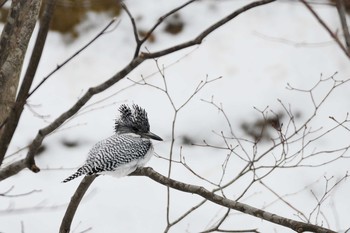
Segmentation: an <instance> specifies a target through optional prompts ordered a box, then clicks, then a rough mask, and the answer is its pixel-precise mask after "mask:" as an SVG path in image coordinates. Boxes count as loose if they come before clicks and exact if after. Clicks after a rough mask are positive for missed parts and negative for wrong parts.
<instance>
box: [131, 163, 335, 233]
mask: <svg viewBox="0 0 350 233" xmlns="http://www.w3.org/2000/svg"><path fill="white" fill-rule="evenodd" d="M131 175H136V176H148V177H149V178H151V179H152V180H154V181H156V182H158V183H160V184H162V185H165V186H167V187H171V188H173V189H177V190H180V191H183V192H187V193H191V194H197V195H199V196H201V197H203V198H205V199H207V200H209V201H211V202H213V203H216V204H218V205H220V206H224V207H227V208H230V209H234V210H237V211H239V212H242V213H245V214H249V215H252V216H254V217H257V218H261V219H263V220H266V221H269V222H272V223H275V224H278V225H281V226H284V227H287V228H290V229H292V230H294V231H296V232H307V231H309V232H318V233H335V231H332V230H330V229H326V228H324V227H321V226H317V225H313V224H310V223H304V222H300V221H295V220H292V219H288V218H285V217H282V216H279V215H276V214H273V213H270V212H267V211H264V210H262V209H258V208H255V207H253V206H250V205H246V204H243V203H241V202H237V201H234V200H230V199H227V198H224V197H222V196H219V195H217V194H215V193H213V192H210V191H208V190H207V189H205V188H203V187H201V186H197V185H190V184H186V183H182V182H180V181H176V180H173V179H171V178H167V177H166V176H163V175H161V174H159V173H157V172H155V171H154V170H153V169H152V168H150V167H147V168H141V169H137V170H136V171H135V172H133V173H132V174H131Z"/></svg>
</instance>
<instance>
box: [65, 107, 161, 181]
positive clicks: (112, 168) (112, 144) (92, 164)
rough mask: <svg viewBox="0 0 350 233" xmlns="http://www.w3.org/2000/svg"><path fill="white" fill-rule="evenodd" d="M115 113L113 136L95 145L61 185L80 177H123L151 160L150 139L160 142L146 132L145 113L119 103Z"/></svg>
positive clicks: (139, 108)
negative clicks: (83, 161)
mask: <svg viewBox="0 0 350 233" xmlns="http://www.w3.org/2000/svg"><path fill="white" fill-rule="evenodd" d="M118 110H119V113H120V114H119V116H117V118H116V120H115V125H114V130H115V133H114V134H113V135H112V136H110V137H108V138H106V139H104V140H102V141H99V142H98V143H96V144H95V145H94V146H93V147H92V148H91V150H90V151H89V153H88V156H87V158H86V161H85V163H84V164H83V165H82V166H81V167H80V168H78V170H77V171H76V172H75V173H74V174H72V175H71V176H69V177H68V178H66V179H65V180H63V181H62V182H63V183H66V182H68V181H71V180H73V179H75V178H77V177H79V176H82V175H101V174H102V175H105V174H107V175H112V176H115V177H123V176H127V175H129V174H130V173H132V172H133V171H135V170H136V169H137V168H138V167H143V166H145V164H146V163H147V162H148V161H149V160H150V159H151V157H152V155H153V152H154V148H153V145H152V142H151V140H150V139H154V140H158V141H163V139H162V138H161V137H159V136H157V135H156V134H154V133H152V132H150V124H149V122H148V117H147V112H146V111H145V110H144V109H143V108H141V107H139V106H138V105H136V104H133V105H132V107H129V106H128V105H126V104H122V105H121V106H120V107H119V109H118Z"/></svg>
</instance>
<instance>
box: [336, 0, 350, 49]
mask: <svg viewBox="0 0 350 233" xmlns="http://www.w3.org/2000/svg"><path fill="white" fill-rule="evenodd" d="M336 5H337V10H338V14H339V18H340V23H341V26H342V28H343V33H344V39H345V43H346V48H347V49H348V53H350V33H349V28H348V24H347V22H346V11H345V5H344V0H336Z"/></svg>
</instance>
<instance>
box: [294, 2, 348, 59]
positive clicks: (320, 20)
mask: <svg viewBox="0 0 350 233" xmlns="http://www.w3.org/2000/svg"><path fill="white" fill-rule="evenodd" d="M300 1H301V2H302V3H303V4H304V5H305V6H306V8H307V9H308V10H309V11H310V12H311V14H312V15H313V16H314V17H315V18H316V19H317V21H318V22H319V23H320V24H321V25H322V27H323V28H324V29H326V31H327V32H328V34H329V35H330V36H331V37H332V38H333V40H334V41H335V42H336V43H337V44H338V46H339V47H340V48H341V50H343V52H344V53H345V55H346V56H347V57H348V58H350V53H349V52H348V51H347V49H346V48H345V47H344V45H343V44H342V43H341V41H340V40H339V38H338V36H337V35H336V34H334V33H333V32H332V30H331V29H330V28H329V27H328V26H327V24H326V23H325V22H324V21H323V20H322V19H321V18H320V16H319V15H318V14H317V13H316V12H315V11H314V9H312V7H311V6H310V4H309V3H307V2H306V1H305V0H300Z"/></svg>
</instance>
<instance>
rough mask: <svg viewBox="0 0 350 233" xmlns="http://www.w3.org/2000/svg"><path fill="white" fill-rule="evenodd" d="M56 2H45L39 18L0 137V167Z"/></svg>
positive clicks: (35, 68) (24, 100)
mask: <svg viewBox="0 0 350 233" xmlns="http://www.w3.org/2000/svg"><path fill="white" fill-rule="evenodd" d="M56 1H57V0H51V1H46V5H45V8H44V12H43V14H42V16H41V18H40V27H39V32H38V35H37V38H36V41H35V45H34V49H33V52H32V56H31V58H30V61H29V65H28V68H27V72H26V74H25V75H24V78H23V82H22V84H21V88H20V90H19V93H18V95H17V99H16V103H15V105H14V107H13V108H12V109H11V112H10V114H9V116H8V117H7V119H6V127H5V128H4V130H3V134H2V136H1V142H0V166H1V163H2V161H3V158H4V156H5V154H6V151H7V148H8V145H9V144H10V142H11V139H12V137H13V134H14V133H15V130H16V128H17V125H18V122H19V119H20V117H21V114H22V112H23V107H24V105H25V103H26V99H27V95H28V92H29V89H30V87H31V86H32V82H33V79H34V76H35V73H36V70H37V68H38V65H39V62H40V58H41V55H42V52H43V49H44V46H45V42H46V37H47V33H48V31H49V27H50V22H51V18H52V15H53V11H54V8H55V5H56Z"/></svg>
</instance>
